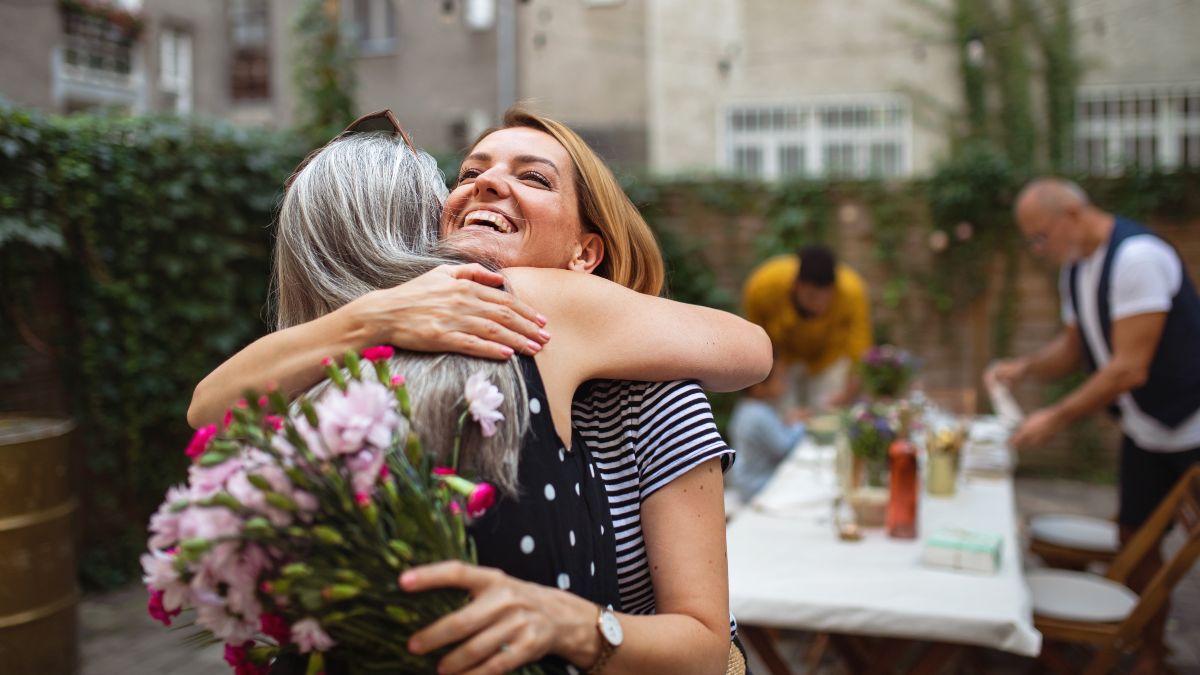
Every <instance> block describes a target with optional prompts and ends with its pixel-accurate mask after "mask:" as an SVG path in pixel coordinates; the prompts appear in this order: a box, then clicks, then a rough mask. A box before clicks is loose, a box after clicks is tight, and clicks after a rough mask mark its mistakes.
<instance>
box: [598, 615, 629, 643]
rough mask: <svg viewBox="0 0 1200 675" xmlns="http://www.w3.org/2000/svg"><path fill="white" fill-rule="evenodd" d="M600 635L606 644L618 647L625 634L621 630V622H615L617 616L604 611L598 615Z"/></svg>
mask: <svg viewBox="0 0 1200 675" xmlns="http://www.w3.org/2000/svg"><path fill="white" fill-rule="evenodd" d="M600 634H601V635H603V636H604V639H605V640H607V641H608V644H610V645H612V646H614V647H619V646H620V645H621V641H622V640H624V639H625V633H624V632H623V631H622V630H621V622H620V621H617V615H616V614H613V613H612V612H610V611H607V610H606V611H604V612H603V613H601V614H600Z"/></svg>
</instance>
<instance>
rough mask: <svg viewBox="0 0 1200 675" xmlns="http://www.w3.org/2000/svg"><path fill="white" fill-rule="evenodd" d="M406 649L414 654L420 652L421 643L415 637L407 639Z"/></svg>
mask: <svg viewBox="0 0 1200 675" xmlns="http://www.w3.org/2000/svg"><path fill="white" fill-rule="evenodd" d="M408 651H410V652H412V653H414V654H420V653H421V643H420V642H418V641H417V640H415V639H414V640H409V641H408Z"/></svg>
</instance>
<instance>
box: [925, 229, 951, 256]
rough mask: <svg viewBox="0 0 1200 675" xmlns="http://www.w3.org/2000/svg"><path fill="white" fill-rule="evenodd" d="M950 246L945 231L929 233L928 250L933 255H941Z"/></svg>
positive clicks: (948, 237)
mask: <svg viewBox="0 0 1200 675" xmlns="http://www.w3.org/2000/svg"><path fill="white" fill-rule="evenodd" d="M949 245H950V236H949V235H947V234H946V231H945V230H934V231H933V232H930V233H929V249H930V250H931V251H933V252H934V253H941V252H942V251H945V250H946V247H947V246H949Z"/></svg>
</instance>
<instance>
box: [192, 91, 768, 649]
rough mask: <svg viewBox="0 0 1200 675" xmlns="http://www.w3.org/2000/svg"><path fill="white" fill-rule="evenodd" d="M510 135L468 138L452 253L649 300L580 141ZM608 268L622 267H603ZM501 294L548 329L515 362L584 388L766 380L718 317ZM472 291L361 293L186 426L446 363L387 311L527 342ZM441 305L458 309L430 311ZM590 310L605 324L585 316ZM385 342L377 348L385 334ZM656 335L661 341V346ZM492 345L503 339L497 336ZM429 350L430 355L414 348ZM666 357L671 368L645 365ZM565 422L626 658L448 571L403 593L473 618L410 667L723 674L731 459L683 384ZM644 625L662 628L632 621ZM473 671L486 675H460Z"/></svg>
mask: <svg viewBox="0 0 1200 675" xmlns="http://www.w3.org/2000/svg"><path fill="white" fill-rule="evenodd" d="M506 123H507V124H506V127H505V128H503V129H500V130H496V131H493V132H491V133H488V134H485V135H484V136H483V137H481V139H480V140H479V141H478V142H477V143H476V145H475V146H474V147H473V148H472V151H471V153H470V155H469V156H468V159H467V160H466V161H465V162H464V164H463V168H462V171H461V173H460V177H459V185H458V186H457V187H456V188H455V190H454V191H453V193H452V194H451V195H450V199H449V201H448V202H447V208H446V210H445V212H444V216H443V218H442V233H443V235H444V236H445V238H446V240H447V241H448V242H450V243H451V244H453V246H454V247H455V248H456V249H458V250H460V251H469V252H470V253H471V254H472V255H473V256H475V257H479V258H485V259H491V260H495V261H497V262H498V263H500V264H502V265H513V264H533V265H540V266H546V267H559V268H565V269H567V270H573V271H574V272H585V273H595V272H599V273H601V274H606V275H608V276H611V277H613V278H615V279H620V280H621V281H623V282H626V283H631V284H634V285H636V286H637V287H638V290H642V291H648V292H657V291H658V289H659V287H660V286H661V283H662V265H661V258H660V256H659V255H658V253H657V249H656V247H654V246H653V238H652V237H650V236H649V232H648V228H646V227H645V223H644V221H642V220H641V218H640V216H638V215H637V212H636V210H635V209H634V208H633V206H632V205H631V204H629V202H628V199H626V198H625V197H624V195H623V194H622V193H621V192H620V190H619V188H618V187H617V186H616V183H615V180H613V178H612V176H611V174H610V173H609V172H608V171H607V169H606V168H605V167H604V166H603V164H602V163H600V162H599V160H598V159H596V158H595V156H594V154H593V153H592V152H591V151H590V149H588V148H587V146H586V145H585V144H583V143H582V141H579V140H578V137H577V136H575V135H574V134H573V132H570V131H569V130H568V129H566V128H565V127H562V126H561V125H557V124H556V123H553V122H551V121H548V120H545V119H544V118H538V117H536V116H532V115H529V114H527V113H520V112H518V113H513V114H510V115H509V117H508V118H507V119H506ZM614 223H615V224H614ZM639 234H645V235H646V236H645V237H639V236H638V235H639ZM610 251H616V252H617V253H618V256H608V255H606V253H608V252H610ZM606 259H607V264H604V263H605V262H606ZM347 264H348V265H349V263H347ZM506 276H507V278H508V283H509V286H510V288H511V289H512V290H514V292H515V295H516V297H519V298H521V300H523V301H526V302H528V304H529V305H532V306H535V307H538V308H539V309H540V310H542V312H543V313H544V314H545V315H546V316H547V317H549V322H548V323H547V324H546V328H548V329H549V330H551V331H553V332H554V337H553V339H552V340H550V341H549V342H544V337H543V336H541V335H538V334H537V333H536V332H535V333H534V334H535V335H538V337H539V338H542V339H541V340H539V341H538V346H539V347H540V348H535V346H534V345H527V346H528V348H529V349H528V350H529V351H534V352H536V353H537V354H538V356H537V358H539V359H546V358H547V357H549V358H550V359H552V360H553V359H555V358H559V359H563V358H564V356H565V360H566V361H568V362H580V361H582V360H587V359H584V357H590V356H593V355H596V354H599V355H601V356H603V357H604V358H600V359H597V360H596V363H597V364H599V365H597V366H596V368H595V371H594V372H592V373H591V374H590V375H589V378H621V377H626V378H627V377H639V378H643V379H646V378H657V379H669V378H678V377H698V378H700V379H701V380H702V381H704V382H705V383H706V384H708V385H710V386H713V387H714V388H730V389H731V388H738V387H741V386H743V385H745V384H747V383H749V382H753V381H756V380H757V379H761V378H762V376H763V374H764V373H765V371H766V369H767V368H768V367H769V362H770V355H769V345H768V344H766V341H765V338H763V336H762V334H761V332H760V331H758V330H757V329H756V328H754V327H752V326H748V325H745V324H743V323H741V322H740V320H734V319H732V317H729V316H728V315H721V314H720V313H705V312H704V311H703V310H699V309H697V308H685V307H683V306H678V305H675V304H674V303H667V302H666V301H663V300H658V299H655V298H652V297H648V296H646V295H638V294H634V293H631V292H629V291H628V290H624V289H620V288H619V287H617V286H616V285H614V284H605V283H604V282H602V281H600V280H599V279H596V278H595V277H594V276H592V275H591V274H577V273H576V274H573V273H571V272H561V271H559V272H555V271H551V270H509V271H508V272H506ZM467 279H480V280H483V281H485V282H491V283H495V282H496V281H498V279H496V278H494V277H492V276H490V275H489V273H487V272H485V271H483V270H482V269H480V268H475V267H443V268H439V269H438V270H435V271H434V272H431V273H428V274H426V275H424V276H422V277H420V278H418V279H417V280H416V281H414V282H412V283H410V284H405V285H404V286H400V287H399V288H389V289H388V290H386V291H372V292H370V293H367V295H365V296H364V297H363V298H361V299H359V300H353V301H349V302H347V304H345V305H343V306H342V307H341V308H340V309H339V308H336V307H335V306H331V307H328V309H329V310H334V311H331V313H329V314H325V315H324V316H323V318H321V319H317V320H316V321H313V322H311V323H309V324H305V325H303V326H298V327H296V328H293V329H290V333H289V331H284V332H283V333H279V334H275V335H273V336H268V337H267V338H264V339H263V340H261V341H260V342H259V343H256V344H255V345H252V346H251V347H249V348H247V350H245V351H244V352H242V353H241V354H239V355H238V356H235V357H234V358H233V359H231V361H229V362H227V363H226V364H225V365H223V366H222V367H221V368H220V369H218V371H216V372H214V374H213V375H210V377H209V378H207V379H206V380H205V382H204V383H201V386H200V387H198V388H197V394H196V400H195V401H194V404H193V410H192V411H191V412H192V415H190V419H192V421H193V422H196V423H199V422H202V421H204V419H205V417H206V415H208V416H211V415H212V414H213V413H214V411H215V410H217V409H220V407H222V405H224V404H225V402H226V401H228V400H229V398H230V396H232V394H233V392H236V391H238V390H240V389H241V388H242V387H243V386H247V385H261V384H262V383H264V382H270V381H277V382H280V383H282V384H283V386H284V387H285V388H287V389H289V390H295V389H298V388H300V387H302V386H305V385H307V384H311V382H312V381H315V379H316V376H317V375H316V374H315V373H313V372H307V373H306V372H305V369H306V368H310V369H312V370H316V369H315V368H313V367H312V366H309V365H307V363H312V362H319V360H320V359H321V358H322V357H323V356H324V355H327V354H331V353H337V352H338V351H340V349H341V348H343V347H356V346H363V345H365V344H369V343H373V342H377V341H390V342H393V343H397V344H400V345H401V346H407V347H419V346H425V347H427V348H433V349H450V348H453V347H450V346H446V345H439V344H437V343H436V342H435V341H434V340H432V339H429V338H427V336H425V335H424V334H422V335H421V336H418V337H414V335H413V334H412V333H411V332H406V330H405V328H404V326H403V325H401V326H397V323H396V322H394V321H389V320H388V319H386V318H384V317H386V316H387V314H388V311H387V308H388V306H389V304H391V307H394V308H397V309H399V310H400V311H402V312H406V313H407V316H416V314H414V312H413V310H412V307H413V306H414V305H415V306H422V303H424V307H425V310H426V311H425V313H424V316H425V317H426V319H424V322H425V323H424V324H423V325H425V326H434V325H436V324H438V323H439V322H443V323H444V322H446V321H447V320H448V319H447V316H446V315H442V316H440V317H439V316H437V311H436V310H433V309H432V308H435V307H440V306H442V305H444V304H450V305H451V306H453V307H455V308H457V309H464V310H465V309H466V308H469V307H474V308H475V309H476V310H477V312H478V313H479V314H480V315H481V316H483V317H493V318H500V319H502V321H494V320H493V321H491V322H490V324H489V323H488V322H487V321H486V320H485V321H483V323H482V324H481V325H491V326H493V328H494V329H495V330H496V331H499V330H500V329H499V328H495V327H496V326H502V325H503V326H504V328H503V330H511V328H510V327H509V326H512V327H516V328H519V329H520V328H522V324H521V323H520V322H519V321H514V320H512V317H513V316H517V315H521V316H524V317H531V316H533V317H536V315H535V314H534V313H533V312H532V311H530V310H529V309H528V306H526V305H523V304H521V302H519V301H517V300H515V299H513V298H512V297H511V296H507V295H504V294H501V293H500V292H499V291H496V290H495V289H491V288H485V287H480V288H475V286H476V285H473V284H472V282H470V281H467ZM392 283H394V281H393V282H392ZM378 285H379V286H383V285H385V284H383V283H380V284H378ZM405 286H408V287H409V288H405ZM439 286H440V287H443V288H447V287H448V288H450V289H451V293H450V294H447V293H445V292H443V293H442V294H441V295H439V294H438V293H435V292H432V291H431V289H434V288H436V287H439ZM414 287H415V288H414ZM480 289H482V290H480ZM605 294H612V295H611V297H610V299H611V300H612V302H611V303H610V304H607V305H605V304H604V303H603V302H600V301H599V299H600V298H602V297H603V296H604V295H605ZM585 298H589V299H593V300H596V301H597V302H598V303H599V304H588V303H585V302H583V301H582V299H585ZM493 301H494V302H493ZM356 303H357V306H355V305H356ZM281 306H282V302H281ZM613 308H621V309H615V310H614V309H613ZM507 312H512V314H508V313H507ZM693 312H698V314H691V313H693ZM339 313H340V316H339ZM418 313H419V312H418ZM457 313H458V311H457V310H456V312H455V314H457ZM430 317H432V318H430ZM504 321H507V322H508V323H507V324H504ZM413 325H421V321H414V322H413ZM381 326H386V327H387V329H386V330H379V327H381ZM409 327H410V328H411V325H410V326H409ZM581 327H584V328H583V329H582V330H581ZM655 329H657V330H660V331H661V333H660V335H662V337H661V338H657V339H656V338H655V337H654V330H655ZM606 331H613V332H615V334H616V336H617V339H616V340H615V341H610V342H603V341H601V339H600V338H598V337H597V336H598V335H599V334H600V333H602V332H606ZM479 332H486V331H479ZM436 333H437V331H430V332H429V334H436ZM459 333H460V335H459V336H458V337H461V335H465V334H466V333H465V332H464V331H459ZM495 335H496V336H497V337H499V338H500V339H506V336H505V335H504V334H503V333H501V332H496V333H495ZM364 336H365V339H364ZM475 337H476V338H477V339H478V336H475ZM381 338H382V339H381ZM422 340H426V342H427V343H426V344H423V345H422V344H418V343H421V341H422ZM473 344H474V345H475V347H477V348H480V351H481V352H482V351H485V349H484V348H485V347H488V345H484V346H483V347H480V345H481V344H482V341H480V342H474V343H473ZM542 344H544V346H541V345H542ZM663 345H666V346H667V347H668V349H667V351H666V352H665V353H663V352H658V353H656V352H654V351H653V350H654V348H656V347H661V346H663ZM518 346H520V343H518ZM491 347H493V348H494V345H492V346H491ZM288 352H294V354H288ZM506 353H511V352H510V351H508V350H506V349H504V348H503V346H501V348H500V349H499V350H498V354H497V355H501V356H504V355H506ZM296 354H303V355H304V356H303V357H302V358H303V359H304V361H303V362H302V363H293V364H291V365H290V366H287V367H284V368H280V367H279V362H280V361H285V360H292V361H295V360H296V359H297V358H301V357H297V356H296ZM274 355H280V357H281V358H278V359H276V358H274ZM647 356H651V357H652V358H649V359H647V358H646V357H647ZM635 364H637V365H636V368H635ZM578 365H579V364H578V363H575V366H578ZM575 366H570V367H564V368H563V370H562V373H559V372H557V371H556V369H553V368H541V370H542V375H543V378H544V379H545V381H546V388H547V391H548V392H550V393H549V395H550V397H551V398H552V399H554V398H558V396H557V395H556V393H555V392H559V393H561V392H566V393H567V395H568V397H569V395H570V393H573V392H574V388H575V386H576V385H577V384H578V382H576V381H573V380H572V378H573V377H574V378H575V379H577V375H576V376H571V375H569V374H567V373H570V372H572V371H571V368H573V367H575ZM214 403H216V405H214ZM553 408H554V406H553V405H552V413H553V414H552V416H553V417H554V421H555V426H556V428H557V429H558V430H559V433H560V436H561V437H563V438H569V435H568V433H567V432H568V431H569V428H570V414H569V412H567V411H562V410H561V409H559V410H557V411H556V410H554V409H553ZM206 410H207V413H206V412H205V411H206ZM622 411H631V412H630V413H629V414H627V415H626V414H624V413H623V412H622ZM576 421H577V424H578V426H579V427H580V431H581V432H583V435H584V440H585V441H586V445H590V446H592V448H593V454H594V456H595V458H596V461H595V466H594V468H595V469H596V470H597V472H598V474H599V475H600V479H601V480H602V481H603V483H604V487H605V489H606V491H607V495H608V501H609V506H610V508H611V510H612V518H613V525H614V529H616V530H618V533H617V534H616V546H617V554H618V560H619V562H618V567H619V570H618V573H619V575H620V577H621V578H620V586H621V588H620V595H621V600H622V604H623V605H624V607H625V609H626V610H627V611H631V612H635V613H637V614H636V615H633V614H624V615H620V616H619V617H617V619H616V621H617V623H618V624H619V626H620V627H621V628H623V629H624V631H623V632H624V635H625V640H624V641H623V644H622V645H620V647H619V648H615V649H612V648H613V645H612V644H611V643H606V642H605V639H604V638H603V636H602V635H601V634H600V633H599V632H598V631H597V629H596V623H597V610H596V608H595V607H594V606H590V605H587V604H586V603H585V604H579V603H578V602H577V601H578V598H572V596H570V595H569V594H565V593H561V592H560V591H553V590H551V589H541V588H539V589H531V588H529V587H527V586H520V585H514V583H515V582H513V581H512V580H511V579H507V578H505V577H503V575H499V576H498V575H496V574H494V573H491V572H488V571H485V570H479V569H471V568H464V567H462V566H457V565H449V566H435V567H433V568H429V569H425V570H417V571H414V573H413V574H412V575H411V576H406V578H405V580H404V583H405V584H406V586H407V587H410V588H414V589H416V588H428V587H432V586H437V585H459V586H463V587H467V588H468V589H469V590H471V591H472V593H473V594H474V595H475V596H476V597H477V601H476V602H475V603H473V604H472V605H471V606H470V607H468V608H467V609H465V610H463V612H462V613H461V614H462V616H456V617H454V618H452V619H450V620H448V621H445V622H439V624H435V625H434V626H432V627H430V628H429V629H428V630H427V631H425V632H424V633H423V634H421V635H418V636H417V638H416V643H415V644H414V645H412V647H414V648H415V649H416V650H425V649H433V648H437V647H439V646H442V645H445V644H451V643H462V644H461V645H460V646H459V647H457V648H456V649H455V650H453V651H452V652H451V653H450V654H449V655H448V656H447V657H446V659H445V660H444V661H443V666H444V667H445V672H500V670H499V669H505V668H511V667H512V666H513V665H515V664H516V663H521V662H524V661H527V660H530V659H532V658H536V657H537V656H539V655H540V654H542V653H547V652H554V653H558V654H561V655H563V656H565V657H567V658H568V659H569V660H570V661H571V662H572V663H575V664H576V665H580V666H584V667H590V666H591V665H592V664H594V663H595V661H596V660H597V659H598V658H599V657H600V655H601V654H604V653H605V652H606V651H608V650H609V649H612V654H611V656H606V657H605V658H607V659H609V661H608V663H607V665H606V667H605V672H687V673H693V672H718V671H720V670H723V667H724V663H725V655H727V654H728V653H729V641H728V632H727V631H728V627H727V625H726V618H727V617H728V614H727V603H728V600H727V587H726V579H725V567H724V560H725V555H724V553H725V552H724V528H723V512H722V501H721V480H720V469H719V461H720V460H719V458H720V457H722V456H724V455H727V454H728V453H729V450H728V448H727V447H725V445H724V443H723V442H721V440H720V439H719V437H717V436H716V434H715V430H714V429H713V428H712V423H711V413H710V412H709V411H708V409H707V404H706V402H704V400H703V396H702V394H701V393H700V392H699V390H698V389H696V388H695V387H694V385H687V384H683V383H678V382H672V383H664V384H647V383H644V382H643V383H614V382H602V383H600V384H598V385H594V386H592V387H591V388H590V389H589V391H588V393H587V394H586V395H585V396H583V397H582V398H581V399H580V400H579V403H578V405H577V407H576ZM589 436H590V437H589ZM516 589H520V590H516ZM547 593H549V594H550V595H548V596H547V595H545V594H547ZM651 612H654V613H655V614H654V615H653V616H647V615H645V614H649V613H651ZM496 625H505V626H510V629H511V631H512V633H511V635H513V636H516V637H514V638H513V640H514V642H512V643H510V642H507V641H501V642H500V643H499V644H500V645H504V646H505V647H506V648H505V649H499V648H497V646H496V642H495V639H496V638H495V636H494V635H491V634H490V631H489V630H488V627H490V626H496ZM652 635H653V636H654V637H652ZM476 667H482V668H484V669H485V670H479V671H476V670H472V668H476Z"/></svg>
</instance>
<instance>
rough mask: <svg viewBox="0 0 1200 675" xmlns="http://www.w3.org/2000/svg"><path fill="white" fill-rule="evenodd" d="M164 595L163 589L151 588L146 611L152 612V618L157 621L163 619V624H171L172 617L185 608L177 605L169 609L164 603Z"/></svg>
mask: <svg viewBox="0 0 1200 675" xmlns="http://www.w3.org/2000/svg"><path fill="white" fill-rule="evenodd" d="M163 595H164V594H163V592H162V591H155V590H151V591H150V601H149V602H147V603H146V611H147V612H149V613H150V616H151V618H153V619H154V620H155V621H161V622H162V625H164V626H170V625H171V617H175V616H179V613H180V612H182V611H183V610H182V609H180V608H179V607H176V608H175V609H174V610H168V609H167V608H166V607H165V606H164V605H163Z"/></svg>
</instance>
